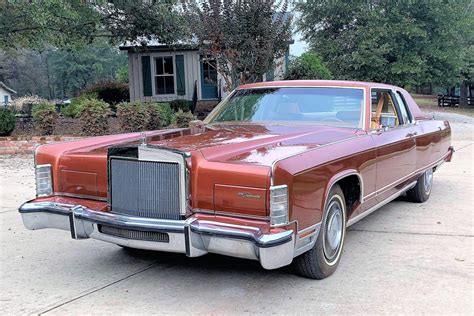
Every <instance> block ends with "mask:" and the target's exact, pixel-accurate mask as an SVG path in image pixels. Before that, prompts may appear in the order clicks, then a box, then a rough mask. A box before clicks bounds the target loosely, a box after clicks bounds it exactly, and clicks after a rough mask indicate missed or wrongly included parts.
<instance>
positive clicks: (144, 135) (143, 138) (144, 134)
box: [140, 132, 146, 146]
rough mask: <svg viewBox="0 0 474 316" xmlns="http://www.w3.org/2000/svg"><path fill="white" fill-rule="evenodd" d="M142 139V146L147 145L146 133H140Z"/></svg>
mask: <svg viewBox="0 0 474 316" xmlns="http://www.w3.org/2000/svg"><path fill="white" fill-rule="evenodd" d="M140 138H141V140H142V146H145V145H146V133H145V132H140Z"/></svg>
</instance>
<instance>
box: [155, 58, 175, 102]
mask: <svg viewBox="0 0 474 316" xmlns="http://www.w3.org/2000/svg"><path fill="white" fill-rule="evenodd" d="M155 94H174V67H173V57H171V56H167V57H158V58H155Z"/></svg>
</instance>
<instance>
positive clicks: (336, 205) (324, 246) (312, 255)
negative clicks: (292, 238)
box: [295, 184, 346, 280]
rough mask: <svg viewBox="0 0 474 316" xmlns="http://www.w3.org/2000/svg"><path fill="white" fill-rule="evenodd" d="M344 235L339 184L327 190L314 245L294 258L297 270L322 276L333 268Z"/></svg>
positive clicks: (317, 277) (318, 276)
mask: <svg viewBox="0 0 474 316" xmlns="http://www.w3.org/2000/svg"><path fill="white" fill-rule="evenodd" d="M345 236H346V203H345V199H344V194H343V192H342V190H341V188H340V187H339V185H337V184H336V185H334V186H333V187H332V189H331V191H330V192H329V195H328V200H327V201H326V205H325V208H324V215H323V220H322V221H321V228H320V230H319V235H318V238H317V240H316V243H315V245H314V247H313V248H312V249H311V250H309V251H308V252H305V253H304V254H302V255H301V256H299V257H297V258H295V268H296V270H297V272H298V273H299V274H300V275H302V276H304V277H307V278H311V279H318V280H320V279H324V278H326V277H328V276H330V275H331V274H333V273H334V271H336V268H337V266H338V265H339V260H340V257H341V253H342V248H343V246H344V239H345Z"/></svg>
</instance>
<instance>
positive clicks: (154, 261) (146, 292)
mask: <svg viewBox="0 0 474 316" xmlns="http://www.w3.org/2000/svg"><path fill="white" fill-rule="evenodd" d="M453 129H454V133H455V135H454V139H455V140H454V141H453V144H454V146H455V148H456V149H457V152H456V153H455V156H454V160H453V162H451V163H447V164H445V165H443V167H442V168H441V169H440V170H439V171H438V172H436V173H435V182H434V187H433V192H432V196H431V198H430V199H429V200H428V201H427V202H426V203H424V204H412V203H408V202H405V201H403V200H397V201H394V202H392V203H390V204H389V205H386V206H385V207H383V208H382V209H380V210H378V211H377V212H375V213H373V214H372V215H370V216H368V217H366V218H365V219H364V220H362V221H361V222H359V223H357V224H356V225H354V226H352V227H351V228H350V230H349V232H348V234H347V241H346V245H345V249H344V254H343V257H342V261H341V264H340V266H339V269H338V270H337V272H336V273H335V274H334V275H333V276H331V277H330V278H328V279H325V280H323V281H313V280H308V279H304V278H301V277H299V276H296V275H294V274H293V272H292V270H291V268H284V269H279V270H275V271H266V270H263V269H262V268H261V267H260V266H259V265H258V263H257V262H252V261H246V260H239V259H234V258H227V257H223V256H217V255H208V256H205V257H200V258H187V257H185V256H184V255H176V254H167V253H150V252H141V251H137V252H134V253H129V252H127V251H125V250H123V249H121V248H120V247H117V246H115V245H111V244H107V243H103V242H99V241H94V240H82V241H76V240H72V239H70V235H69V233H68V232H63V231H56V230H40V231H34V232H33V231H27V230H26V229H25V228H24V227H23V224H22V223H21V219H20V216H19V214H18V212H17V210H16V209H17V207H18V205H19V204H20V203H21V202H23V201H24V200H26V199H28V198H31V197H32V196H33V195H34V184H33V162H32V159H31V157H24V158H18V157H16V158H12V157H3V158H0V177H1V204H0V205H1V209H0V221H1V226H0V268H1V280H0V281H1V282H0V286H1V291H0V313H1V314H30V313H34V314H103V313H105V314H116V313H118V314H130V313H135V314H137V313H140V314H141V313H173V314H174V313H183V314H184V313H205V314H223V313H226V314H227V313H229V314H230V313H252V314H253V313H260V314H270V313H275V314H287V313H292V314H295V313H297V314H303V313H311V314H314V313H346V314H354V313H426V314H431V313H437V314H440V313H441V314H448V313H449V314H452V313H459V314H470V315H472V314H473V313H474V303H473V302H474V294H473V293H474V291H473V290H474V289H473V283H474V281H473V280H474V265H473V257H474V256H473V240H474V239H473V237H474V232H473V214H472V208H473V205H474V183H473V181H474V180H473V169H474V167H473V152H474V146H473V132H474V129H473V125H472V123H470V124H469V125H467V126H466V125H465V123H462V122H461V123H455V124H453ZM466 133H468V134H467V135H466Z"/></svg>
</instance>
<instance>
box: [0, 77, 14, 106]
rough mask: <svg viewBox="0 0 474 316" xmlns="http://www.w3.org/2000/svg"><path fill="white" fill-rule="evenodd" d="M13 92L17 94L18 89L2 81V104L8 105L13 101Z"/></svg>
mask: <svg viewBox="0 0 474 316" xmlns="http://www.w3.org/2000/svg"><path fill="white" fill-rule="evenodd" d="M12 94H16V91H15V90H13V89H12V88H9V87H8V86H7V85H6V84H4V83H3V82H2V81H0V104H2V105H3V106H7V105H8V104H9V103H10V102H11V101H12Z"/></svg>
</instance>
